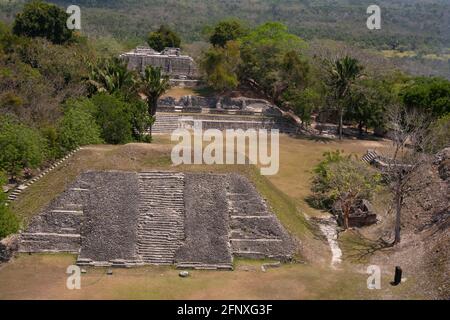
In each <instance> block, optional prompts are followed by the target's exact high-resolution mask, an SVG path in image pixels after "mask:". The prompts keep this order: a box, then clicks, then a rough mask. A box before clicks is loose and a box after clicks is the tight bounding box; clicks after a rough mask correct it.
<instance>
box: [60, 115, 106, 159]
mask: <svg viewBox="0 0 450 320" xmlns="http://www.w3.org/2000/svg"><path fill="white" fill-rule="evenodd" d="M57 137H58V138H57V139H58V142H59V145H60V148H61V149H62V151H63V152H64V153H65V152H68V151H71V150H73V149H75V148H77V147H79V146H83V145H88V144H100V143H102V142H103V141H102V139H101V138H100V128H99V126H98V125H97V123H96V122H95V119H94V117H93V116H92V115H91V114H90V113H89V112H87V111H85V110H82V109H78V108H68V109H66V110H65V112H64V116H63V118H62V120H61V122H60V123H59V126H58V135H57Z"/></svg>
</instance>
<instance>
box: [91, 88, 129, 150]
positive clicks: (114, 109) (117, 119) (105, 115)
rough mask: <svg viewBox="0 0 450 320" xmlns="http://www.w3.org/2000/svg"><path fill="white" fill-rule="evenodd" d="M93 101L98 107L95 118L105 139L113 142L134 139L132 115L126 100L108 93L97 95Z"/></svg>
mask: <svg viewBox="0 0 450 320" xmlns="http://www.w3.org/2000/svg"><path fill="white" fill-rule="evenodd" d="M92 102H93V103H94V105H95V107H96V113H95V118H96V121H97V124H98V125H99V126H100V130H101V137H102V138H103V140H105V141H106V142H107V143H111V144H122V143H128V142H130V141H132V140H133V129H132V115H131V111H130V110H129V106H128V105H127V104H126V103H125V102H123V101H121V100H120V99H119V98H117V97H115V96H112V95H109V94H106V93H101V94H97V95H95V96H94V97H92Z"/></svg>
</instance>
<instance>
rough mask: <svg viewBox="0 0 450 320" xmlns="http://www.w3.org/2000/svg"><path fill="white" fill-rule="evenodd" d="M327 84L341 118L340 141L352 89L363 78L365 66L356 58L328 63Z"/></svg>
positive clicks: (345, 58)
mask: <svg viewBox="0 0 450 320" xmlns="http://www.w3.org/2000/svg"><path fill="white" fill-rule="evenodd" d="M326 71H327V78H326V82H327V85H328V87H329V88H330V89H331V95H330V98H331V99H332V103H334V104H335V108H336V110H337V112H338V117H339V127H338V131H339V139H342V127H343V119H344V113H345V111H346V107H347V106H348V99H349V97H350V95H351V88H352V86H353V84H354V83H355V81H356V80H357V79H358V78H360V77H361V76H362V71H363V66H362V65H360V63H359V61H358V60H357V59H355V58H352V57H349V56H345V57H344V58H341V59H336V60H334V61H329V60H327V61H326Z"/></svg>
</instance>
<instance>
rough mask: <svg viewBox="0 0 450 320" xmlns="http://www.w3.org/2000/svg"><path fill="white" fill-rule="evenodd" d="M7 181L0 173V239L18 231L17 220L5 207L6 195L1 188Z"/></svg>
mask: <svg viewBox="0 0 450 320" xmlns="http://www.w3.org/2000/svg"><path fill="white" fill-rule="evenodd" d="M6 182H7V179H6V176H5V174H4V173H3V172H1V171H0V191H1V192H0V239H3V238H5V237H7V236H8V235H10V234H13V233H16V232H17V231H18V230H19V219H18V218H17V216H16V215H15V214H13V213H12V212H11V210H10V209H9V207H7V206H6V194H5V193H4V192H3V190H1V188H2V187H3V186H4V185H5V184H6Z"/></svg>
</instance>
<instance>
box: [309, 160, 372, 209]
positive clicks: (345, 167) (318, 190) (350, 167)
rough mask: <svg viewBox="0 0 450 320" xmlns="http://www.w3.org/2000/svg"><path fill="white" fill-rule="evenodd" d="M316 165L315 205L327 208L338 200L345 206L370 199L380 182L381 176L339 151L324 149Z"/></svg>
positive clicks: (313, 188)
mask: <svg viewBox="0 0 450 320" xmlns="http://www.w3.org/2000/svg"><path fill="white" fill-rule="evenodd" d="M324 157H325V159H324V160H323V161H322V162H320V163H319V164H318V165H317V166H316V167H315V168H314V173H315V176H314V178H313V182H312V191H313V192H314V200H315V204H316V206H317V207H321V208H326V209H330V208H331V207H332V206H333V204H334V203H335V202H336V201H337V200H342V201H343V203H345V204H346V205H348V207H351V206H353V205H354V204H355V203H356V201H358V200H362V199H366V200H371V198H372V196H373V193H374V191H375V190H376V189H377V187H378V186H379V183H380V178H381V177H380V175H379V174H378V173H376V172H375V171H373V170H372V169H371V168H370V167H368V166H367V165H366V164H364V163H363V162H361V161H360V160H359V159H354V158H352V157H351V156H344V155H343V154H342V153H341V152H340V151H336V152H327V153H325V154H324Z"/></svg>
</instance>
